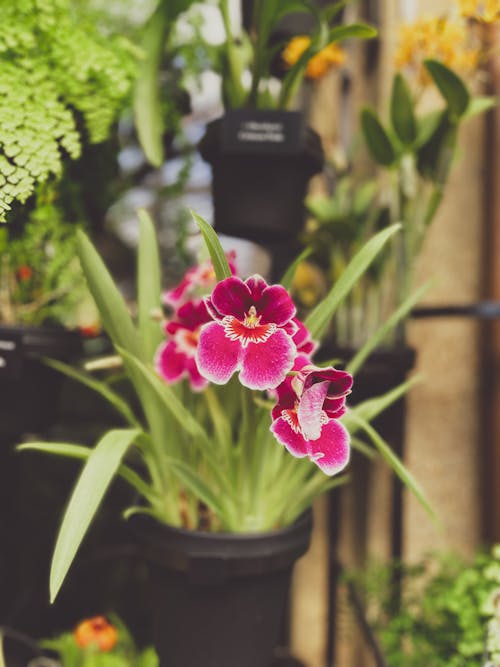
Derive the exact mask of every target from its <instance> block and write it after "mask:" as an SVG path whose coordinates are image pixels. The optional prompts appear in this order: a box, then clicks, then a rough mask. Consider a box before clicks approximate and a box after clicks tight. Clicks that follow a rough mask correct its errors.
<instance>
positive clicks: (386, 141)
mask: <svg viewBox="0 0 500 667" xmlns="http://www.w3.org/2000/svg"><path fill="white" fill-rule="evenodd" d="M361 130H362V132H363V136H364V138H365V141H366V145H367V147H368V150H369V151H370V153H371V155H372V157H373V159H374V160H375V162H377V163H378V164H381V165H383V166H384V167H390V166H391V165H393V164H394V162H395V161H396V158H397V155H396V151H395V149H394V146H393V145H392V142H391V139H390V137H389V135H388V134H387V132H386V130H385V129H384V126H383V125H382V123H381V122H380V120H379V119H378V116H377V115H376V114H375V112H374V111H372V110H371V109H367V108H365V109H363V110H362V112H361Z"/></svg>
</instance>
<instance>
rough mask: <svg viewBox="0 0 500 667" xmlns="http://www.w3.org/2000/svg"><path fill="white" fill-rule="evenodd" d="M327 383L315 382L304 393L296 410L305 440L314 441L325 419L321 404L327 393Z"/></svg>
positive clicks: (318, 435)
mask: <svg viewBox="0 0 500 667" xmlns="http://www.w3.org/2000/svg"><path fill="white" fill-rule="evenodd" d="M328 386H329V383H328V382H317V383H316V384H313V385H312V387H309V388H308V389H306V390H305V391H304V393H303V394H302V396H301V397H300V401H299V406H298V408H297V413H298V418H299V424H300V428H301V429H302V433H303V434H304V438H305V439H306V440H316V439H317V438H319V437H320V435H321V428H322V426H323V424H324V418H325V417H326V415H325V413H324V412H323V402H324V400H325V396H326V394H327V392H328Z"/></svg>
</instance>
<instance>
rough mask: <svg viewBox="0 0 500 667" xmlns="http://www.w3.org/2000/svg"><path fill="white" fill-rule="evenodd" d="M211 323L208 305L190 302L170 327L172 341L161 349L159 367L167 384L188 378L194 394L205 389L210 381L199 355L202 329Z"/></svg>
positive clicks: (156, 358) (158, 360)
mask: <svg viewBox="0 0 500 667" xmlns="http://www.w3.org/2000/svg"><path fill="white" fill-rule="evenodd" d="M211 319H212V318H211V317H210V315H209V313H208V311H207V307H206V305H205V303H204V301H188V302H187V303H185V304H184V305H183V306H181V307H180V308H179V310H178V311H177V313H176V314H175V319H172V320H169V321H168V322H167V323H166V325H165V333H166V335H167V337H168V338H167V340H166V341H165V342H164V343H162V344H161V345H160V347H159V348H158V351H157V353H156V357H155V367H156V370H157V371H158V373H159V374H160V375H161V376H162V377H163V379H164V380H165V381H166V382H167V383H169V384H171V383H173V382H178V381H179V380H181V379H182V378H184V377H187V378H188V379H189V382H190V384H191V388H192V389H193V390H194V391H201V390H202V389H204V388H205V386H206V385H207V380H206V379H205V378H204V377H202V376H201V375H200V372H199V370H198V367H197V365H196V358H195V355H196V349H197V347H198V338H199V334H200V329H201V326H202V325H203V324H205V323H206V322H210V321H211Z"/></svg>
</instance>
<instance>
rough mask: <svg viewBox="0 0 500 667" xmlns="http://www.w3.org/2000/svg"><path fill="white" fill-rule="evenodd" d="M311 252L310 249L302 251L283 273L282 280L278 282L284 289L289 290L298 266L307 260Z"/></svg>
mask: <svg viewBox="0 0 500 667" xmlns="http://www.w3.org/2000/svg"><path fill="white" fill-rule="evenodd" d="M312 251H313V249H312V248H305V250H303V251H302V252H301V253H300V255H299V256H298V257H296V258H295V259H294V260H293V262H292V263H291V264H290V266H289V267H288V269H287V270H286V271H285V273H284V275H283V278H282V279H281V280H280V284H281V285H283V287H284V288H285V289H287V290H289V289H290V287H291V285H292V282H293V279H294V277H295V272H296V271H297V268H298V266H299V264H301V263H302V262H303V261H304V260H305V259H307V258H308V257H309V255H311V254H312Z"/></svg>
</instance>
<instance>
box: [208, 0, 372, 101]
mask: <svg viewBox="0 0 500 667" xmlns="http://www.w3.org/2000/svg"><path fill="white" fill-rule="evenodd" d="M219 8H220V12H221V16H222V22H223V25H224V31H225V40H224V42H223V43H222V44H221V46H220V48H219V50H218V51H217V52H216V56H217V57H216V59H215V60H214V63H213V67H214V69H215V71H217V72H219V73H220V74H221V76H222V98H223V103H224V107H225V109H235V108H250V109H287V108H290V106H291V105H292V104H293V102H294V99H295V96H296V94H297V92H298V91H299V88H300V86H301V84H302V83H303V81H304V79H305V78H306V77H310V78H317V77H320V76H322V75H323V74H325V73H326V71H327V70H328V69H329V68H330V67H332V66H335V65H338V64H340V63H341V62H342V61H343V53H342V51H341V49H340V48H339V47H338V46H337V44H336V42H339V41H341V40H344V39H348V38H350V37H357V38H371V37H374V36H375V34H376V31H375V30H374V29H373V28H372V27H370V26H368V25H365V24H362V23H352V24H348V25H342V24H341V23H340V18H341V15H342V9H343V8H344V3H342V2H335V3H330V4H328V5H326V6H325V7H323V8H319V7H318V6H316V5H314V4H313V3H308V2H302V1H299V2H296V1H295V0H256V2H254V3H253V10H252V14H251V20H250V26H249V28H248V31H246V30H244V29H243V28H241V30H239V31H238V30H235V28H234V25H233V23H232V21H231V15H230V3H229V2H228V0H220V3H219ZM296 14H304V15H308V16H309V18H310V19H311V20H312V29H311V33H310V34H309V35H297V36H295V37H294V38H293V39H292V40H290V35H289V34H281V33H280V28H281V25H282V22H283V20H284V19H286V18H287V17H289V16H290V15H296Z"/></svg>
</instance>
